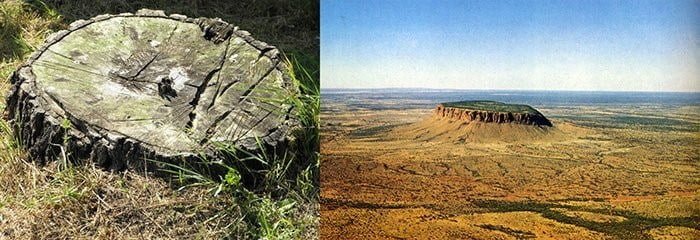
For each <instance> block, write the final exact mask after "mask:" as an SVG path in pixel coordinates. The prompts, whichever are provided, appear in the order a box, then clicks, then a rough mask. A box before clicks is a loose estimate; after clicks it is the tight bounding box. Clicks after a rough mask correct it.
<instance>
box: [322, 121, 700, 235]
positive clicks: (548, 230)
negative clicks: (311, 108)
mask: <svg viewBox="0 0 700 240" xmlns="http://www.w3.org/2000/svg"><path fill="white" fill-rule="evenodd" d="M631 109H632V108H630V109H628V110H629V111H630V112H631V111H634V114H645V113H644V111H643V109H642V110H640V109H639V108H636V109H634V110H631ZM623 110H624V109H623ZM691 110H692V109H691ZM569 111H575V112H576V113H577V115H576V116H586V114H591V115H590V116H597V115H595V114H597V112H600V111H608V112H606V114H607V113H609V112H611V111H613V110H610V109H608V110H605V109H603V110H601V109H600V108H578V109H573V110H572V109H571V108H567V109H566V110H562V111H561V112H559V110H556V109H550V110H546V109H545V113H549V114H552V115H558V116H564V115H565V114H566V113H567V112H569ZM614 111H620V109H615V110H614ZM654 111H657V113H654V114H658V109H654ZM694 113H695V111H694V110H692V111H690V112H688V109H676V110H674V111H669V112H668V113H665V115H664V117H668V118H674V119H680V120H683V121H685V122H687V123H688V124H689V125H693V126H694V125H697V124H698V122H699V121H700V117H698V115H697V114H694ZM649 114H651V113H649ZM430 118H431V111H430V110H429V109H412V110H411V109H409V110H361V109H360V110H358V109H355V110H350V109H343V108H342V107H334V108H333V110H332V112H331V110H328V111H326V112H323V113H322V120H323V125H324V126H323V129H322V143H321V148H322V150H321V152H322V156H323V157H322V163H321V189H322V190H321V191H322V192H321V201H322V202H321V203H322V204H321V205H322V210H321V216H322V219H321V229H320V231H321V237H322V238H323V239H529V238H537V239H610V238H612V239H652V238H659V239H665V237H671V238H672V239H698V238H700V207H699V206H700V204H699V203H700V181H699V180H700V153H699V152H700V150H699V149H698V147H697V146H699V143H700V134H698V130H697V128H690V129H691V130H685V131H676V130H663V129H662V128H657V129H655V128H652V129H648V128H640V127H635V126H636V125H634V123H629V124H628V123H605V122H599V123H598V124H597V125H592V124H583V123H581V122H577V121H572V120H571V119H568V118H566V117H554V118H550V119H551V120H553V123H554V125H555V129H551V130H548V131H552V133H546V132H541V131H540V130H523V129H521V127H520V126H511V125H509V126H503V125H501V126H495V127H493V128H490V129H491V130H487V131H485V132H484V131H482V130H479V131H476V132H477V133H478V134H481V135H476V136H475V137H471V138H460V136H465V133H467V132H469V131H471V132H474V131H472V130H473V129H472V130H469V131H465V132H458V131H456V130H455V129H459V125H460V124H453V125H454V126H451V125H450V124H452V123H442V124H440V123H439V122H436V121H434V120H430ZM589 120H590V119H589ZM587 123H588V122H587ZM426 124H435V126H434V128H432V129H429V128H428V127H429V126H427V125H426ZM620 124H622V125H620ZM624 124H628V125H624ZM621 126H622V127H621ZM479 128H487V129H489V126H488V125H484V126H479ZM669 128H670V127H669ZM693 129H694V130H693ZM489 131H491V133H488V132H489ZM503 131H506V132H503ZM507 131H511V132H510V134H509V133H508V132H507ZM490 134H491V135H493V134H496V135H498V134H505V135H503V136H509V137H508V138H507V139H505V140H502V141H501V140H499V138H493V137H490V136H491V135H490ZM519 134H520V135H519ZM538 136H540V137H539V138H538ZM478 139H488V141H479V140H478ZM519 139H520V140H519Z"/></svg>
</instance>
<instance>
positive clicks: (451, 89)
mask: <svg viewBox="0 0 700 240" xmlns="http://www.w3.org/2000/svg"><path fill="white" fill-rule="evenodd" d="M320 90H321V91H322V92H323V91H324V90H432V91H445V90H447V91H518V92H532V91H539V92H621V93H636V92H638V93H700V91H693V90H690V91H664V90H661V91H656V90H568V89H479V88H428V87H365V88H346V87H329V88H324V87H323V86H321V88H320Z"/></svg>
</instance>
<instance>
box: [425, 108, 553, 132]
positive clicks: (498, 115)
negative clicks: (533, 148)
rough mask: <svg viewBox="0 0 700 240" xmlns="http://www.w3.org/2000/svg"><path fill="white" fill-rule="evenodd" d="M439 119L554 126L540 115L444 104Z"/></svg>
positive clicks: (438, 109) (438, 112)
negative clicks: (455, 106) (446, 105)
mask: <svg viewBox="0 0 700 240" xmlns="http://www.w3.org/2000/svg"><path fill="white" fill-rule="evenodd" d="M435 115H436V116H437V117H438V118H449V119H453V120H458V121H465V122H471V121H477V122H492V123H517V124H525V125H535V126H548V127H551V126H552V122H550V121H549V120H548V119H547V118H545V117H544V116H543V115H542V114H540V113H539V112H538V113H511V112H491V111H483V110H473V109H466V108H454V107H445V106H443V105H442V104H440V105H438V106H437V108H436V109H435Z"/></svg>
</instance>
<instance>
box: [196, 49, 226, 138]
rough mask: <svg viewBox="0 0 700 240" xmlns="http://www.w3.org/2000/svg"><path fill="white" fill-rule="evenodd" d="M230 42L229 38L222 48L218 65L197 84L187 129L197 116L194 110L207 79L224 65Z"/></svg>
mask: <svg viewBox="0 0 700 240" xmlns="http://www.w3.org/2000/svg"><path fill="white" fill-rule="evenodd" d="M230 44H231V40H230V39H229V41H228V43H227V44H226V48H225V49H224V53H223V54H222V56H221V60H220V61H219V65H218V66H217V67H216V68H214V69H213V70H211V71H209V73H207V76H206V77H204V80H203V81H202V84H201V85H199V87H197V92H196V93H195V95H194V98H193V99H192V101H191V102H190V105H192V106H194V107H193V108H192V111H191V112H190V114H189V116H190V120H189V121H188V122H187V124H186V127H187V128H188V129H191V128H192V127H193V124H194V119H195V118H196V117H197V113H195V110H197V105H199V99H200V98H201V96H202V94H204V90H206V88H207V85H209V81H211V79H212V78H213V77H214V74H216V73H219V71H221V69H222V68H223V67H224V63H226V56H227V53H228V48H229V45H230Z"/></svg>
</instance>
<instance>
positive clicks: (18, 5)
mask: <svg viewBox="0 0 700 240" xmlns="http://www.w3.org/2000/svg"><path fill="white" fill-rule="evenodd" d="M318 4H319V3H318V2H317V1H307V0H291V1H277V0H257V1H245V2H243V1H220V2H217V1H201V0H194V1H174V0H171V1H165V0H156V1H127V0H105V1H88V0H74V1H58V0H56V1H53V0H49V1H36V0H28V1H18V0H8V1H3V2H0V77H1V78H2V79H8V76H9V75H10V74H11V73H12V71H13V70H14V69H16V68H17V67H18V66H19V65H20V64H21V63H22V62H24V61H25V60H26V58H27V57H28V54H29V53H31V52H32V51H34V50H35V49H36V48H38V47H39V46H40V45H41V43H42V42H43V40H44V38H45V37H46V36H47V35H48V34H50V33H52V32H55V31H58V30H60V29H65V28H66V27H67V25H68V24H69V23H70V22H72V21H74V20H77V19H87V18H90V17H93V16H95V15H99V14H104V13H121V12H135V11H136V10H138V9H141V8H151V9H162V10H165V12H166V13H167V14H170V13H180V14H184V15H188V16H190V17H220V18H222V19H223V20H225V21H227V22H229V23H232V24H235V25H238V26H240V28H241V29H243V30H247V31H249V32H251V33H252V34H253V36H254V37H255V38H256V39H259V40H263V41H266V42H267V43H269V44H271V45H274V46H277V47H278V48H279V49H280V50H282V52H283V53H284V54H285V56H286V57H287V59H288V60H287V61H288V64H289V65H290V66H291V69H290V72H289V74H290V75H291V76H292V80H293V81H294V83H295V84H296V85H297V86H298V87H299V92H298V93H294V94H290V96H289V97H288V98H287V99H286V101H288V102H287V103H288V104H292V105H293V106H294V108H295V110H294V115H295V117H296V118H297V119H298V120H299V122H300V123H301V125H302V126H303V128H301V129H300V130H299V131H298V132H297V133H296V136H297V139H299V141H296V142H294V144H292V146H290V148H289V149H288V150H286V151H277V150H274V149H273V150H270V151H266V150H263V151H259V152H246V151H243V150H241V149H237V148H235V147H231V146H221V147H222V151H223V152H228V153H230V156H233V157H232V159H228V160H225V159H203V161H202V163H195V164H192V165H169V168H167V169H164V171H167V172H169V173H170V174H171V175H170V176H172V178H171V180H170V181H166V179H161V178H153V177H150V176H147V175H148V174H146V175H144V174H138V173H134V172H131V171H125V172H106V171H103V170H101V169H97V168H95V167H94V166H93V165H91V164H89V163H84V164H83V163H81V164H71V161H69V160H68V158H70V153H66V156H67V157H63V158H62V159H61V158H59V159H58V160H59V161H56V162H53V163H48V164H47V165H37V164H34V163H33V162H32V160H31V159H28V157H27V154H26V152H24V150H23V149H22V147H21V146H19V144H18V142H19V141H18V139H16V138H15V137H14V134H13V133H12V129H11V128H10V127H9V125H8V123H7V122H5V121H0V130H2V132H0V142H2V145H1V147H2V149H0V185H2V186H7V187H4V191H2V192H0V238H3V237H10V238H11V237H13V236H15V237H16V236H25V237H26V236H31V237H33V238H39V239H41V238H47V237H52V238H61V237H64V238H69V237H76V236H80V237H83V238H143V237H146V238H172V237H176V236H177V237H188V238H204V239H210V238H225V237H229V238H253V239H309V238H316V237H317V236H318V233H317V227H318V211H319V207H318V194H319V172H318V171H319V107H320V99H319V64H318V61H319V52H318V50H319V47H318V45H319V40H318V37H319V31H318V30H319V19H318V14H319V13H318V10H319V6H318ZM9 87H10V84H9V82H7V81H2V84H0V91H2V92H7V91H8V89H9ZM2 106H3V107H4V103H3V104H2ZM64 127H65V128H70V127H71V126H70V125H68V124H66V125H65V126H64ZM65 141H70V139H65ZM64 144H65V143H64ZM59 147H60V146H59ZM261 148H263V149H264V148H265V147H264V146H261ZM71 160H74V159H71ZM246 161H247V162H257V163H260V164H259V165H261V166H262V167H259V168H247V167H246V166H247V165H245V164H235V163H236V162H246ZM196 164H199V165H200V166H201V165H202V164H203V165H205V167H194V166H195V165H196ZM209 167H211V168H218V169H224V174H211V172H209V171H207V169H210V168H209ZM249 175H255V176H258V177H259V178H260V181H258V182H255V183H254V184H253V185H250V186H246V185H245V184H243V182H244V180H245V179H244V177H245V176H249Z"/></svg>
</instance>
